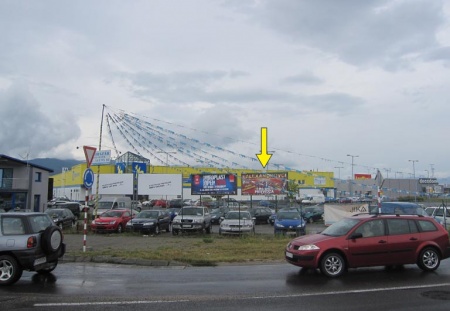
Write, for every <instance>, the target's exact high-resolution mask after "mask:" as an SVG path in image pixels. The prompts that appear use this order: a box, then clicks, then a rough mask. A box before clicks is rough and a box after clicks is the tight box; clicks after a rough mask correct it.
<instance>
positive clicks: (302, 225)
mask: <svg viewBox="0 0 450 311" xmlns="http://www.w3.org/2000/svg"><path fill="white" fill-rule="evenodd" d="M304 226H305V223H304V222H301V223H300V224H299V225H298V226H297V228H303V227H304Z"/></svg>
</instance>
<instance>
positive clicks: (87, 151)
mask: <svg viewBox="0 0 450 311" xmlns="http://www.w3.org/2000/svg"><path fill="white" fill-rule="evenodd" d="M83 150H84V156H85V157H86V163H87V167H90V166H91V163H92V160H93V159H94V156H95V152H96V151H97V148H95V147H90V146H83Z"/></svg>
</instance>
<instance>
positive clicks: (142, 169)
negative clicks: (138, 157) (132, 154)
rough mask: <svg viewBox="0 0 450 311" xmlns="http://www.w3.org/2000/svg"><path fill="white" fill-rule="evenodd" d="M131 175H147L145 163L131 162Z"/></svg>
mask: <svg viewBox="0 0 450 311" xmlns="http://www.w3.org/2000/svg"><path fill="white" fill-rule="evenodd" d="M132 166H133V174H135V175H136V174H145V173H147V163H144V162H133V163H132Z"/></svg>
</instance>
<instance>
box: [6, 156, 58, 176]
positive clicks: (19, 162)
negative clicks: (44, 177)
mask: <svg viewBox="0 0 450 311" xmlns="http://www.w3.org/2000/svg"><path fill="white" fill-rule="evenodd" d="M1 159H3V160H6V162H13V163H16V164H20V165H23V166H27V165H29V166H32V167H35V168H39V169H41V170H44V171H47V172H50V173H53V170H52V169H50V168H48V167H43V166H40V165H36V164H33V163H31V162H30V161H23V160H19V159H16V158H13V157H9V156H7V155H4V154H0V160H1Z"/></svg>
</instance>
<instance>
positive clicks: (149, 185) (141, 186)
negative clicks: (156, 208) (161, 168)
mask: <svg viewBox="0 0 450 311" xmlns="http://www.w3.org/2000/svg"><path fill="white" fill-rule="evenodd" d="M182 180H183V176H182V175H181V174H139V177H138V194H140V195H181V193H182Z"/></svg>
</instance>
